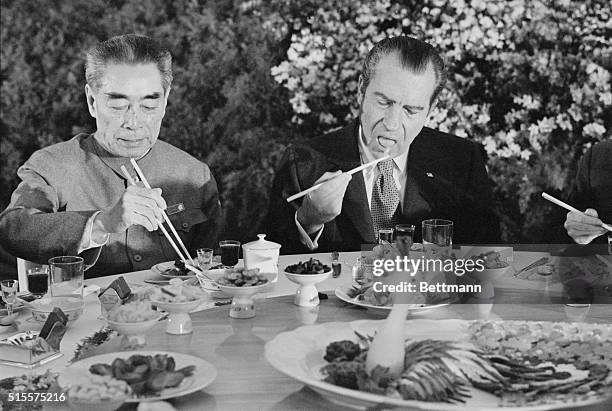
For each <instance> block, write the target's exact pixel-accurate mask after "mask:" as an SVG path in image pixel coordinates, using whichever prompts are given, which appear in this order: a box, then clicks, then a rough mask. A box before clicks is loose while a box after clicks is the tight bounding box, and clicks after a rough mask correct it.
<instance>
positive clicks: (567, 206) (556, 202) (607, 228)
mask: <svg viewBox="0 0 612 411" xmlns="http://www.w3.org/2000/svg"><path fill="white" fill-rule="evenodd" d="M542 197H544V198H545V199H546V200H548V201H550V202H551V203H554V204H556V205H558V206H559V207H563V208H565V209H566V210H568V211H573V212H574V213H578V214H580V215H582V216H584V217H590V218H593V216H590V215H588V214H585V213H584V212H582V211H580V210H578V209H577V208H574V207H572V206H571V205H569V204H567V203H564V202H563V201H561V200H559V199H558V198H555V197H553V196H551V195H550V194H548V193H542ZM600 226H601V227H603V228H605V229H606V230H608V231H612V226H611V225H609V224H606V223H603V222H602V223H601V224H600Z"/></svg>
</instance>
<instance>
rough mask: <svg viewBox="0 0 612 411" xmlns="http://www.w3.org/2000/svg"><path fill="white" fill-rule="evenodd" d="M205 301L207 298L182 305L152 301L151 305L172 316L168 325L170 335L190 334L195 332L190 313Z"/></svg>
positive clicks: (167, 329)
mask: <svg viewBox="0 0 612 411" xmlns="http://www.w3.org/2000/svg"><path fill="white" fill-rule="evenodd" d="M204 300H205V298H200V299H198V300H193V301H185V302H182V303H171V302H163V301H156V300H153V299H152V300H151V304H153V305H154V306H156V307H157V308H159V309H161V310H164V311H166V312H168V313H169V314H170V316H169V317H168V322H167V324H166V332H167V333H168V334H189V333H191V332H193V325H192V323H191V316H190V315H189V313H190V312H191V311H192V310H194V309H195V308H197V307H198V306H199V305H200V304H202V302H203V301H204Z"/></svg>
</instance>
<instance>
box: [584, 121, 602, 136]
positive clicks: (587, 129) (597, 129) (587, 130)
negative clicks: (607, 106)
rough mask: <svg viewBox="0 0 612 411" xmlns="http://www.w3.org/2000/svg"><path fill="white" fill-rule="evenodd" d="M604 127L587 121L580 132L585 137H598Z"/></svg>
mask: <svg viewBox="0 0 612 411" xmlns="http://www.w3.org/2000/svg"><path fill="white" fill-rule="evenodd" d="M605 132H606V128H605V127H604V126H602V125H601V124H599V123H589V124H587V125H586V126H584V127H583V128H582V134H583V135H585V136H587V137H594V138H599V137H601V136H603V135H604V133H605Z"/></svg>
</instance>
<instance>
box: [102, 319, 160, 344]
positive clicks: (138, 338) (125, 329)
mask: <svg viewBox="0 0 612 411" xmlns="http://www.w3.org/2000/svg"><path fill="white" fill-rule="evenodd" d="M102 318H103V319H104V321H106V323H107V324H108V326H109V327H110V328H112V329H113V330H115V331H117V332H118V333H119V334H121V335H123V336H125V338H126V339H127V340H128V343H129V344H128V345H136V346H142V345H145V344H146V339H145V335H146V334H147V332H148V331H149V330H150V329H151V328H153V326H154V325H155V324H157V322H158V321H159V320H160V319H161V318H162V316H161V315H158V316H156V317H155V318H152V319H150V320H146V321H139V322H131V323H127V322H118V321H111V320H109V319H108V318H106V317H102Z"/></svg>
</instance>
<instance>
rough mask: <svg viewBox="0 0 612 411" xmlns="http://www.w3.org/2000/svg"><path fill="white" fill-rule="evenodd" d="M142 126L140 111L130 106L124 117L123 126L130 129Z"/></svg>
mask: <svg viewBox="0 0 612 411" xmlns="http://www.w3.org/2000/svg"><path fill="white" fill-rule="evenodd" d="M139 126H140V120H139V119H138V113H137V112H136V109H135V108H133V107H129V108H128V110H127V112H126V113H125V117H124V118H123V127H125V128H129V129H132V130H133V129H137V128H138V127H139Z"/></svg>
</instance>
